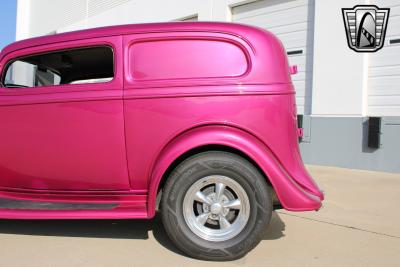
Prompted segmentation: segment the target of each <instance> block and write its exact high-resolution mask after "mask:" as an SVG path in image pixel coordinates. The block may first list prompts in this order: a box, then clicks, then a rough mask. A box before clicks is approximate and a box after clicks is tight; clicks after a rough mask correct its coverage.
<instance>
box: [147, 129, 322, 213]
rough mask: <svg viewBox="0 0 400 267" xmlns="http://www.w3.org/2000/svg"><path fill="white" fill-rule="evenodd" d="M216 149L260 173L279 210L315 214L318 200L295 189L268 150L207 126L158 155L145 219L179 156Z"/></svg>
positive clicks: (241, 133)
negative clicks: (225, 150)
mask: <svg viewBox="0 0 400 267" xmlns="http://www.w3.org/2000/svg"><path fill="white" fill-rule="evenodd" d="M210 145H218V146H225V147H227V148H231V149H234V150H237V151H240V152H241V153H243V154H245V155H246V156H247V157H248V158H250V159H251V160H252V161H253V162H254V163H255V164H257V167H258V168H259V169H261V170H262V171H263V172H264V175H265V176H266V177H267V179H269V182H270V183H271V185H272V186H273V188H274V190H275V192H276V194H277V196H278V198H279V201H280V203H281V204H282V206H283V208H285V209H287V210H292V211H305V210H317V209H319V208H320V207H321V200H320V199H319V198H318V197H317V196H314V195H312V194H310V193H308V192H306V191H305V190H304V189H303V188H302V187H301V186H300V185H298V184H297V183H296V182H295V181H294V180H293V179H292V178H291V177H290V176H289V175H288V174H287V172H286V171H285V170H284V168H283V167H282V166H281V164H280V163H279V162H278V161H277V159H276V158H275V156H274V155H273V153H272V152H271V151H270V149H268V147H267V146H266V145H265V144H264V143H263V142H261V141H260V140H259V139H258V138H257V137H255V136H254V135H252V134H250V133H248V132H246V131H245V130H242V129H239V128H236V127H232V126H226V125H208V126H201V127H197V128H194V129H192V130H189V131H186V132H185V133H183V134H181V135H180V136H178V137H176V138H175V139H174V140H172V141H171V142H169V143H168V144H167V145H166V146H165V148H164V149H163V150H162V151H161V152H160V155H159V157H158V158H157V160H156V161H155V164H154V166H153V168H152V175H151V180H150V185H149V192H148V215H149V217H153V216H154V215H155V210H156V198H157V193H158V189H159V186H160V184H161V181H162V180H163V179H167V177H165V174H166V173H167V171H168V168H169V167H170V166H173V164H174V163H175V162H176V161H177V160H179V159H180V157H181V156H182V155H184V154H185V153H187V152H189V151H191V150H193V149H198V148H201V147H203V146H210Z"/></svg>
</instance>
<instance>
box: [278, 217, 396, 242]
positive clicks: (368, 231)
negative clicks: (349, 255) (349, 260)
mask: <svg viewBox="0 0 400 267" xmlns="http://www.w3.org/2000/svg"><path fill="white" fill-rule="evenodd" d="M276 213H279V214H284V215H287V216H292V217H297V218H301V219H305V220H309V221H314V222H319V223H325V224H330V225H334V226H339V227H343V228H347V229H353V230H358V231H361V232H366V233H371V234H375V235H381V236H387V237H391V238H396V239H400V236H395V235H389V234H385V233H379V232H375V231H370V230H366V229H362V228H358V227H355V226H350V225H344V224H339V223H333V222H327V221H322V220H317V219H312V218H307V217H303V216H299V215H294V214H289V213H285V212H281V211H277V212H276Z"/></svg>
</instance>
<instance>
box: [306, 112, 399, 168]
mask: <svg viewBox="0 0 400 267" xmlns="http://www.w3.org/2000/svg"><path fill="white" fill-rule="evenodd" d="M303 127H304V138H303V140H302V142H301V143H300V149H301V153H302V156H303V160H304V162H305V163H309V164H317V165H326V166H339V167H345V168H354V169H366V170H373V171H387V172H400V141H399V139H400V117H382V124H381V136H380V137H381V146H380V148H377V149H372V148H369V147H368V118H366V117H312V116H305V117H304V118H303Z"/></svg>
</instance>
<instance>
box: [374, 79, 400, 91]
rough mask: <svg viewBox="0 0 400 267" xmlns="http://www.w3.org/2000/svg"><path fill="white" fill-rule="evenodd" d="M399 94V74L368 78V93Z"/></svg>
mask: <svg viewBox="0 0 400 267" xmlns="http://www.w3.org/2000/svg"><path fill="white" fill-rule="evenodd" d="M396 93H397V94H400V76H384V77H382V76H378V77H370V79H369V90H368V94H369V95H392V94H396Z"/></svg>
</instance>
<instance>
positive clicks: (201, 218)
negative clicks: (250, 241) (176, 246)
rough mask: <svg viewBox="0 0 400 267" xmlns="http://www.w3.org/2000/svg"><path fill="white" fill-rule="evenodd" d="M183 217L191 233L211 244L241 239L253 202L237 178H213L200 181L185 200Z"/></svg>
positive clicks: (194, 185)
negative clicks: (236, 238)
mask: <svg viewBox="0 0 400 267" xmlns="http://www.w3.org/2000/svg"><path fill="white" fill-rule="evenodd" d="M183 216H184V219H185V222H186V224H187V225H188V227H189V228H190V230H191V231H192V232H193V233H194V234H196V235H197V236H198V237H201V238H202V239H205V240H207V241H215V242H218V241H226V240H229V239H232V238H233V237H235V236H237V235H238V234H239V233H240V232H241V231H242V230H243V229H244V227H245V226H246V224H247V222H248V220H249V216H250V201H249V198H248V196H247V193H246V191H245V190H244V189H243V187H242V186H241V185H240V184H239V183H237V182H236V181H234V180H233V179H231V178H229V177H227V176H222V175H211V176H207V177H204V178H201V179H200V180H198V181H196V182H195V183H194V184H193V185H192V186H191V187H190V188H189V190H188V191H187V192H186V195H185V198H184V200H183Z"/></svg>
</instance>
